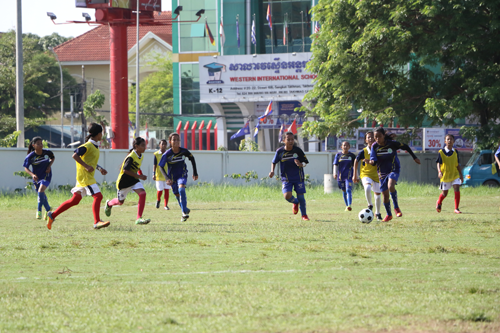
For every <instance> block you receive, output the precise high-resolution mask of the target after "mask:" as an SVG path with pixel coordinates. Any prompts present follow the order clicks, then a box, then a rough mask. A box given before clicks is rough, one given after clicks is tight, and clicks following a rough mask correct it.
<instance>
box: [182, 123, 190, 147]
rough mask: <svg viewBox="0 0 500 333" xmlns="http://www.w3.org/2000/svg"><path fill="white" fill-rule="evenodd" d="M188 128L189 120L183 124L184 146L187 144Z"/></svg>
mask: <svg viewBox="0 0 500 333" xmlns="http://www.w3.org/2000/svg"><path fill="white" fill-rule="evenodd" d="M188 129H189V120H188V121H187V122H186V126H184V146H183V147H184V148H186V147H187V146H188Z"/></svg>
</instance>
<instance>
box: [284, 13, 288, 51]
mask: <svg viewBox="0 0 500 333" xmlns="http://www.w3.org/2000/svg"><path fill="white" fill-rule="evenodd" d="M285 18H286V20H285V26H284V27H283V28H284V29H285V32H283V36H285V40H286V53H288V45H289V44H290V40H289V39H287V38H288V25H287V24H288V13H285Z"/></svg>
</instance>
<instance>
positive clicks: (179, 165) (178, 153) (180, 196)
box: [158, 133, 198, 222]
mask: <svg viewBox="0 0 500 333" xmlns="http://www.w3.org/2000/svg"><path fill="white" fill-rule="evenodd" d="M168 141H169V143H170V146H171V147H172V148H170V149H169V150H167V151H166V152H165V154H163V155H162V157H161V159H160V163H158V166H159V167H160V170H161V172H162V173H163V176H164V177H165V179H166V180H167V185H170V186H172V192H173V193H174V195H175V197H176V199H177V202H178V203H179V206H180V207H181V210H182V218H181V222H184V221H186V220H187V219H188V218H189V212H190V211H191V210H190V209H189V208H187V197H186V183H187V176H188V169H187V166H186V163H185V162H184V159H185V158H186V157H187V158H188V159H189V160H190V161H191V165H192V166H193V180H195V181H196V180H198V171H197V169H196V162H195V160H194V157H193V155H192V154H191V153H190V152H189V150H187V149H186V148H182V147H181V146H180V144H181V139H180V137H179V134H177V133H172V134H170V135H169V137H168ZM165 166H167V171H165Z"/></svg>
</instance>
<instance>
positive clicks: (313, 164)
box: [0, 148, 470, 191]
mask: <svg viewBox="0 0 500 333" xmlns="http://www.w3.org/2000/svg"><path fill="white" fill-rule="evenodd" d="M52 151H53V152H54V155H55V157H56V160H55V162H54V164H53V166H52V174H53V175H52V186H53V187H55V186H58V185H67V184H70V185H73V184H74V183H75V177H76V168H75V161H74V160H73V158H72V157H71V156H72V155H73V150H72V149H53V150H52ZM26 153H27V149H20V148H0V170H1V175H0V190H2V191H12V190H14V189H16V188H23V187H24V186H25V184H26V181H25V180H24V179H23V178H21V177H17V176H14V172H15V171H22V170H24V168H23V166H22V165H23V162H24V158H25V157H26ZM192 153H193V155H194V157H195V159H196V165H197V168H198V175H199V181H203V182H213V183H222V182H234V181H231V180H230V179H229V178H224V175H226V174H233V173H237V174H238V173H239V174H244V173H246V172H247V171H252V170H253V171H255V172H257V174H258V176H259V178H262V177H265V176H267V175H268V174H269V171H270V169H271V161H272V158H273V156H274V152H233V151H230V152H228V151H197V150H194V151H192ZM127 154H128V150H101V156H100V159H99V165H101V166H102V167H103V168H105V169H106V170H107V171H108V174H107V175H106V176H102V175H101V174H100V173H99V172H98V171H97V172H96V180H97V182H99V183H102V182H103V181H106V182H109V183H110V182H114V181H116V179H117V177H118V173H119V171H120V166H121V164H122V162H123V160H124V159H125V157H126V156H127ZM464 155H465V154H463V153H461V162H462V165H465V163H466V161H467V160H468V156H464ZM469 155H470V154H469ZM333 156H334V153H328V152H321V153H307V158H308V159H309V165H308V166H307V167H306V168H305V173H306V174H309V175H310V179H311V180H313V181H315V182H318V183H323V179H324V174H326V173H331V172H332V162H333ZM417 156H418V157H419V159H420V160H421V162H422V165H420V166H419V165H417V164H416V163H414V162H413V159H412V158H411V156H409V155H408V154H400V155H399V159H400V161H401V178H400V179H401V180H404V181H414V182H420V183H435V184H437V183H438V179H437V171H436V162H435V161H436V157H437V154H436V153H424V154H417ZM187 165H188V170H189V175H190V176H189V178H190V179H191V180H190V182H192V178H191V176H192V174H193V173H192V171H193V170H192V167H191V165H190V162H189V161H187ZM141 169H142V171H143V172H144V174H145V175H147V177H148V180H147V181H146V183H149V182H152V181H153V180H152V175H153V150H148V151H146V153H145V160H144V162H143V164H142V168H141ZM238 183H241V181H239V182H238ZM188 184H189V183H188Z"/></svg>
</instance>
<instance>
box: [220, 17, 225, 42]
mask: <svg viewBox="0 0 500 333" xmlns="http://www.w3.org/2000/svg"><path fill="white" fill-rule="evenodd" d="M219 34H220V44H221V45H222V46H224V43H225V42H226V35H225V34H224V24H222V17H221V18H220V31H219Z"/></svg>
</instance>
